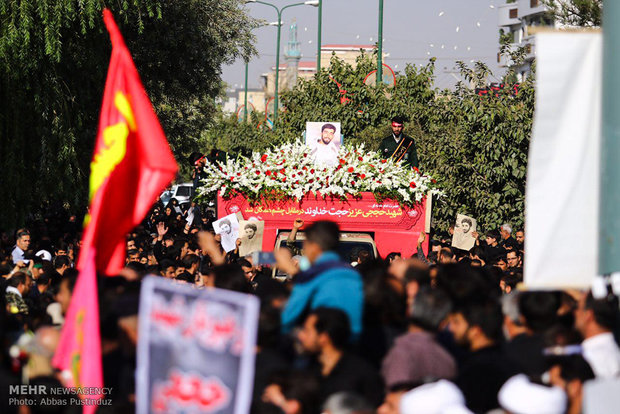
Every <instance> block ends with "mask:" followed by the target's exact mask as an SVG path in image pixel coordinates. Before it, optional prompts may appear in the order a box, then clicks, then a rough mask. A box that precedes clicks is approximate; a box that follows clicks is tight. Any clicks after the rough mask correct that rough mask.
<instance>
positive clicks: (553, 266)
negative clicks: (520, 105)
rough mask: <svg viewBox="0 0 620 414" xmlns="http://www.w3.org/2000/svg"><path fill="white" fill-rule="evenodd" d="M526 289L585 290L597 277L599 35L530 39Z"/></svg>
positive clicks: (581, 34) (560, 35)
mask: <svg viewBox="0 0 620 414" xmlns="http://www.w3.org/2000/svg"><path fill="white" fill-rule="evenodd" d="M536 68H537V69H536V78H537V79H536V114H535V117H534V128H533V133H532V139H531V143H530V153H529V158H528V171H527V188H526V206H525V223H526V227H525V269H524V271H525V275H524V277H525V279H524V281H525V285H526V287H527V288H534V289H554V288H587V287H589V286H590V283H591V280H592V278H593V277H594V276H595V275H596V271H597V254H598V235H597V231H598V205H599V164H600V163H599V152H600V141H601V84H602V35H601V34H600V33H562V32H555V33H542V34H539V35H537V36H536Z"/></svg>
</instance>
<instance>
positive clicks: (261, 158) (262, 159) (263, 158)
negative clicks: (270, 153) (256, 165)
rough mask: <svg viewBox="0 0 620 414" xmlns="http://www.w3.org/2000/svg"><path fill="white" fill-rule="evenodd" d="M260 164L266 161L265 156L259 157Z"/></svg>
mask: <svg viewBox="0 0 620 414" xmlns="http://www.w3.org/2000/svg"><path fill="white" fill-rule="evenodd" d="M260 160H261V162H265V161H267V154H263V156H262V157H260Z"/></svg>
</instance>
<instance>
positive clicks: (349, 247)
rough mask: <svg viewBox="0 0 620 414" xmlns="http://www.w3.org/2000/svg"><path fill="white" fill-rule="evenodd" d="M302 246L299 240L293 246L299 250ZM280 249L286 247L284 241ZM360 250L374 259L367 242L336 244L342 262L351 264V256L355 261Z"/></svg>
mask: <svg viewBox="0 0 620 414" xmlns="http://www.w3.org/2000/svg"><path fill="white" fill-rule="evenodd" d="M302 244H303V241H301V240H297V241H295V246H297V247H298V248H300V249H301V247H302ZM280 247H286V241H285V240H282V241H281V242H280ZM362 250H366V251H367V252H368V253H370V257H371V258H373V259H375V251H374V249H373V247H372V244H371V243H369V242H363V241H350V240H345V241H342V240H341V241H340V243H339V244H338V255H339V256H340V258H341V259H342V260H344V261H345V262H347V263H351V262H352V261H353V258H352V256H353V255H355V259H357V255H358V254H359V253H360V252H361V251H362Z"/></svg>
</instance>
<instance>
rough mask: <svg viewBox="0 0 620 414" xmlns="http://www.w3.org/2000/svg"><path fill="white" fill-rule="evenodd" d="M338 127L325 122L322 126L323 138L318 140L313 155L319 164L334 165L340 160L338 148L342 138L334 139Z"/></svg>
mask: <svg viewBox="0 0 620 414" xmlns="http://www.w3.org/2000/svg"><path fill="white" fill-rule="evenodd" d="M335 134H336V127H335V126H334V125H332V124H324V125H323V126H322V127H321V138H319V139H317V140H316V143H315V144H314V149H313V150H312V156H313V157H314V161H315V163H316V164H318V165H327V166H333V165H336V163H337V162H338V150H339V149H340V140H339V139H336V140H334V136H335Z"/></svg>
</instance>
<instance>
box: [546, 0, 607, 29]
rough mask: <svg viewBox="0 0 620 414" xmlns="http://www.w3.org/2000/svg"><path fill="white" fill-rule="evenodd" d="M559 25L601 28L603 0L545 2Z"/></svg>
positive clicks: (554, 0)
mask: <svg viewBox="0 0 620 414" xmlns="http://www.w3.org/2000/svg"><path fill="white" fill-rule="evenodd" d="M543 2H544V4H545V5H547V6H548V7H549V9H550V11H551V14H552V15H553V17H554V18H555V20H557V21H558V22H559V23H561V24H564V25H567V26H583V27H600V26H601V24H602V22H603V0H543Z"/></svg>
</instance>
